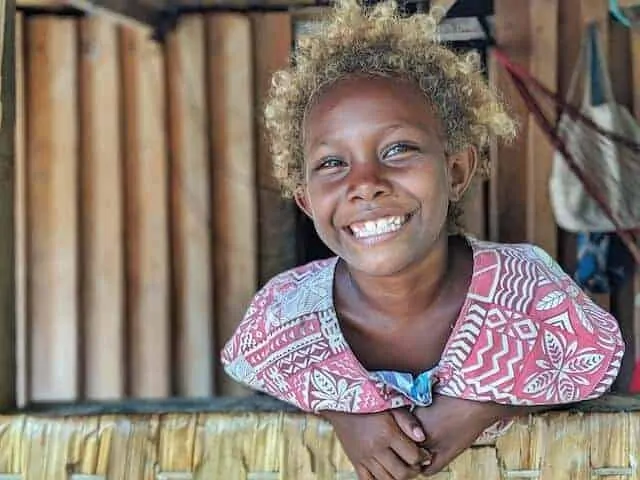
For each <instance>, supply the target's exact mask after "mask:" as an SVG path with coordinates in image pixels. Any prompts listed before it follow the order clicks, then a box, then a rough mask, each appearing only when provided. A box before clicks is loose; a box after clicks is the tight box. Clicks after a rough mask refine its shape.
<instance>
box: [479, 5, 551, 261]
mask: <svg viewBox="0 0 640 480" xmlns="http://www.w3.org/2000/svg"><path fill="white" fill-rule="evenodd" d="M495 11H496V39H497V42H498V45H500V46H501V48H503V49H504V50H505V51H506V52H507V54H508V55H509V56H510V57H511V58H512V59H513V60H514V61H515V62H516V63H518V64H520V65H523V66H524V67H525V68H527V69H528V70H529V71H530V72H531V74H532V75H533V76H535V77H536V78H538V79H539V80H540V81H541V82H542V83H544V84H546V85H547V86H548V87H549V88H551V89H555V84H556V65H555V62H554V61H553V60H554V59H555V57H556V44H557V18H558V0H534V1H530V2H511V1H509V0H496V2H495ZM489 72H490V76H491V78H492V80H493V82H494V83H495V84H497V86H498V88H499V89H500V90H501V91H502V92H503V94H504V96H505V98H508V99H509V107H510V109H511V111H512V112H513V115H514V116H515V117H516V120H517V121H518V122H519V127H520V130H519V133H518V138H517V140H516V141H515V142H514V143H513V144H512V145H500V146H498V147H497V148H496V149H494V153H495V156H496V157H497V158H495V161H496V164H497V165H495V166H494V169H493V172H494V173H493V177H492V180H491V189H492V197H491V200H492V204H493V205H492V210H494V212H493V214H492V215H490V218H491V237H492V239H493V240H499V241H503V242H522V241H527V242H531V243H534V244H536V245H538V246H540V247H542V248H543V249H544V250H545V251H547V252H548V253H549V254H550V255H551V256H553V257H555V256H556V254H557V249H556V247H557V240H556V224H555V219H554V218H553V213H552V210H551V205H550V202H549V193H548V182H549V174H550V172H551V164H552V160H553V148H552V147H551V145H550V143H549V141H548V140H547V139H546V137H545V136H544V133H543V132H542V130H541V129H540V127H539V126H538V125H537V124H536V123H535V121H534V119H533V117H532V116H531V114H530V112H529V110H528V109H527V107H526V105H525V104H524V101H523V100H522V99H521V97H520V94H519V93H518V90H517V89H516V87H515V86H514V85H513V83H512V82H511V79H510V78H509V77H508V75H507V73H506V72H505V71H504V69H503V68H502V67H501V66H499V65H498V64H497V63H496V62H492V64H491V66H490V69H489Z"/></svg>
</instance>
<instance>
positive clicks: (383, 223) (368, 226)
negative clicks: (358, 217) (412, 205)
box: [350, 216, 408, 238]
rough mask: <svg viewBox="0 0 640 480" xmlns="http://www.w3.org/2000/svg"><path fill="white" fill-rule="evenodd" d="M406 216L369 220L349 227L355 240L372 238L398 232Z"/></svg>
mask: <svg viewBox="0 0 640 480" xmlns="http://www.w3.org/2000/svg"><path fill="white" fill-rule="evenodd" d="M407 219H408V216H404V217H398V216H396V217H384V218H379V219H378V220H369V221H366V222H361V223H354V224H353V225H351V227H350V228H351V231H352V232H353V235H354V236H355V237H356V238H367V237H374V236H376V235H382V234H383V233H390V232H395V231H397V230H400V228H402V226H403V225H404V224H405V222H406V221H407Z"/></svg>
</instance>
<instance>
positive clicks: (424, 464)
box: [420, 458, 431, 467]
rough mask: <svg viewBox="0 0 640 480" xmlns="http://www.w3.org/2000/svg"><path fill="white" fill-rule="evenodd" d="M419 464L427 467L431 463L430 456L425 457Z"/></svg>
mask: <svg viewBox="0 0 640 480" xmlns="http://www.w3.org/2000/svg"><path fill="white" fill-rule="evenodd" d="M420 465H421V466H423V467H428V466H429V465H431V459H430V458H427V459H426V460H425V461H424V462H422V463H421V464H420Z"/></svg>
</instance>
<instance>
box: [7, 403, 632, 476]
mask: <svg viewBox="0 0 640 480" xmlns="http://www.w3.org/2000/svg"><path fill="white" fill-rule="evenodd" d="M637 403H640V402H638V401H635V400H633V399H627V400H624V399H623V400H621V401H618V402H617V404H616V403H615V402H614V404H613V405H612V404H611V403H610V402H609V403H606V404H602V403H601V404H599V407H598V406H597V408H591V409H590V410H589V409H587V410H588V411H586V412H585V411H576V410H572V411H562V412H552V413H546V414H542V415H536V416H533V417H531V418H528V419H523V420H522V421H520V422H519V423H517V424H516V425H514V426H513V427H512V428H511V430H510V431H509V432H508V433H507V434H506V435H505V436H504V437H502V438H500V439H499V440H498V441H497V442H496V444H495V445H484V446H474V447H472V448H470V449H469V450H467V451H466V452H464V453H463V454H462V455H461V456H460V457H458V459H456V461H455V462H453V463H452V464H451V465H450V467H449V468H448V470H447V471H445V472H442V473H440V474H438V475H436V476H435V477H432V478H434V479H437V480H445V479H450V480H459V479H474V480H475V479H480V480H497V479H539V480H564V479H576V480H577V479H585V480H594V479H607V480H612V479H616V480H620V479H624V480H627V479H640V470H639V469H638V465H637V460H638V456H639V455H640V411H635V410H638V405H636V404H637ZM603 405H604V407H603ZM275 407H276V404H275V403H273V402H271V401H270V400H268V399H264V398H262V399H258V400H255V399H254V400H251V401H244V402H242V403H237V401H236V402H235V404H234V403H233V401H232V400H229V399H227V400H226V403H224V402H220V401H218V402H216V404H214V405H212V402H208V403H207V402H202V403H198V402H191V403H189V404H186V403H179V404H173V405H171V406H167V405H166V404H163V405H160V404H153V403H147V404H136V405H134V406H131V405H124V404H123V405H112V406H107V407H105V406H104V405H102V406H84V407H70V408H62V407H59V408H56V409H53V410H51V409H48V410H47V411H33V412H31V413H29V414H26V413H18V414H15V415H6V416H3V417H0V480H9V479H10V480H31V479H43V480H44V479H46V480H58V479H59V480H107V479H108V480H112V479H113V480H124V479H127V480H192V479H223V480H236V479H238V480H245V479H246V480H281V479H293V480H304V479H322V480H347V479H355V478H356V476H355V475H354V474H353V469H352V467H351V465H350V464H349V461H348V460H347V458H346V457H345V455H344V453H343V451H342V449H341V447H340V444H339V442H338V441H337V440H336V438H335V436H334V434H333V431H332V429H331V427H330V426H329V425H328V424H327V423H326V422H324V421H322V420H320V419H319V418H317V417H315V416H312V415H303V414H299V413H294V412H292V411H290V409H286V410H285V411H275V410H276V408H275ZM248 409H249V410H252V411H248ZM105 412H106V413H105Z"/></svg>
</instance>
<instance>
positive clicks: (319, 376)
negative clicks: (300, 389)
mask: <svg viewBox="0 0 640 480" xmlns="http://www.w3.org/2000/svg"><path fill="white" fill-rule="evenodd" d="M311 382H312V383H313V386H314V387H316V388H317V389H318V392H317V393H319V394H321V395H320V396H321V397H323V398H332V399H334V398H336V397H337V396H338V391H337V389H336V384H335V380H334V379H333V378H331V376H330V375H328V374H326V373H324V372H322V371H321V370H314V372H313V374H312V376H311Z"/></svg>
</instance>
